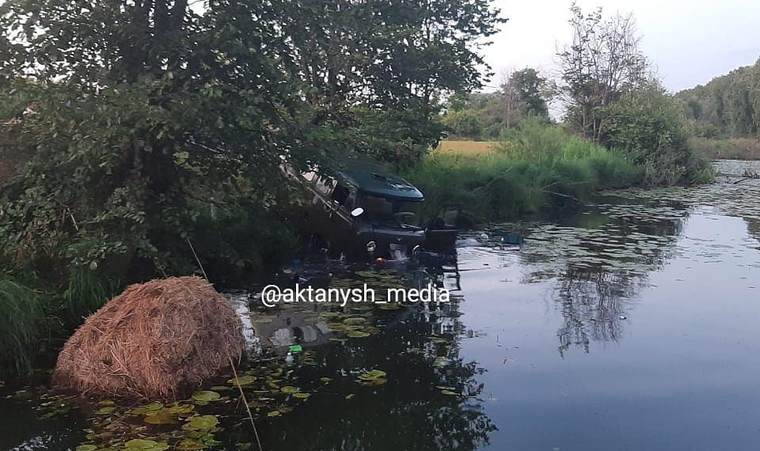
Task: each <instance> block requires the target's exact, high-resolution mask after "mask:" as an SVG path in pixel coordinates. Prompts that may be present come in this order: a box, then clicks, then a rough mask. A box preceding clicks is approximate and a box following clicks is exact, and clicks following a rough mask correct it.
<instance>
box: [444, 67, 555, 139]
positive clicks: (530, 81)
mask: <svg viewBox="0 0 760 451" xmlns="http://www.w3.org/2000/svg"><path fill="white" fill-rule="evenodd" d="M549 85H550V84H549V82H548V81H547V80H546V79H545V78H544V77H542V76H541V75H540V74H539V73H538V71H536V70H535V69H532V68H525V69H522V70H519V71H516V72H513V73H512V74H511V75H510V76H509V77H508V78H507V79H506V80H505V82H504V83H503V84H502V86H501V90H500V91H497V92H493V93H468V94H465V93H459V94H457V95H455V96H452V97H451V98H450V99H449V101H448V111H447V112H446V114H445V115H444V116H443V117H442V120H441V121H442V122H443V124H444V125H445V126H446V127H447V128H448V131H449V133H450V135H451V137H455V138H469V139H476V140H493V139H498V138H499V137H500V136H501V135H502V133H503V132H504V131H505V130H507V129H509V128H512V127H516V126H518V125H520V123H521V122H522V121H523V120H526V119H538V120H541V121H546V122H549V109H548V105H547V102H548V101H549V99H550V97H551V96H552V95H553V93H552V89H550V86H549Z"/></svg>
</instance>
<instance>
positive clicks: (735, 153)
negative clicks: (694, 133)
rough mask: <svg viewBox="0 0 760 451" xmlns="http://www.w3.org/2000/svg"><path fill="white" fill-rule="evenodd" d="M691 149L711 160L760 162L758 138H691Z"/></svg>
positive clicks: (759, 142) (759, 140) (759, 141)
mask: <svg viewBox="0 0 760 451" xmlns="http://www.w3.org/2000/svg"><path fill="white" fill-rule="evenodd" d="M689 147H690V148H691V149H692V150H693V151H694V152H697V153H699V154H701V155H703V156H705V157H706V158H709V159H711V160H760V139H757V138H701V137H691V138H689Z"/></svg>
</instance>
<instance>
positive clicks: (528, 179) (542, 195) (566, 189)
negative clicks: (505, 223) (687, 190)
mask: <svg viewBox="0 0 760 451" xmlns="http://www.w3.org/2000/svg"><path fill="white" fill-rule="evenodd" d="M479 144H480V143H479ZM489 148H490V149H492V150H490V151H483V150H482V149H483V146H479V149H480V150H477V151H473V150H472V149H471V148H469V147H461V146H460V148H459V150H456V147H454V148H451V147H450V148H449V149H448V150H447V151H436V152H433V153H432V154H431V155H429V156H428V157H427V158H426V159H425V160H424V161H422V162H421V163H420V164H419V165H418V166H417V167H415V168H413V169H411V170H409V171H408V172H407V173H406V174H405V175H406V177H407V178H408V179H410V180H411V181H412V182H413V183H415V184H417V185H418V186H419V187H420V188H421V189H422V190H423V192H424V193H425V195H426V199H427V200H426V209H427V211H426V213H427V214H428V215H435V214H437V213H438V212H439V211H440V210H441V209H442V208H444V207H446V206H448V205H458V206H462V207H463V209H464V211H463V213H464V214H465V218H466V221H467V222H470V223H478V222H484V221H494V220H505V219H510V218H515V217H518V216H521V215H525V214H532V213H538V212H541V211H543V210H549V209H550V210H557V209H561V208H565V207H569V206H573V205H577V204H578V203H579V202H582V201H585V200H588V198H589V197H590V196H591V194H592V193H594V192H595V191H597V190H600V189H608V188H617V187H624V186H630V185H632V184H635V183H636V182H637V181H638V180H639V176H640V171H639V170H638V169H637V168H636V167H635V166H634V165H633V164H632V163H630V162H629V161H628V160H626V159H625V158H624V157H623V156H621V155H620V154H617V153H614V152H611V151H609V150H607V149H605V148H604V147H602V146H599V145H597V144H594V143H591V142H589V141H587V140H584V139H582V138H578V137H575V136H572V135H570V134H568V133H567V132H565V131H563V130H562V129H560V128H558V127H549V126H543V125H538V124H529V125H527V126H525V127H522V128H521V129H520V130H516V131H514V133H513V134H512V135H511V136H508V137H507V140H506V141H504V142H502V143H498V144H496V145H491V146H490V147H489Z"/></svg>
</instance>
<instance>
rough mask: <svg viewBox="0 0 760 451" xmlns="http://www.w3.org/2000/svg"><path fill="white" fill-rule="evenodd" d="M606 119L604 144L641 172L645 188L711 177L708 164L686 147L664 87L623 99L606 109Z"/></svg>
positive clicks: (680, 120) (679, 121) (677, 115)
mask: <svg viewBox="0 0 760 451" xmlns="http://www.w3.org/2000/svg"><path fill="white" fill-rule="evenodd" d="M604 117H605V123H606V127H605V132H604V133H603V134H602V136H601V142H602V143H603V144H605V145H606V146H607V147H609V148H612V149H615V150H616V151H619V152H622V153H624V154H625V156H626V157H627V158H629V159H630V160H631V161H633V162H634V163H635V164H636V165H637V166H639V167H640V168H642V170H643V179H642V182H643V183H644V184H645V185H649V186H653V185H674V184H691V183H695V182H698V181H703V180H704V179H705V174H709V171H710V170H709V162H708V161H707V160H706V159H704V158H702V157H701V156H700V155H698V154H696V153H695V152H693V151H692V150H691V149H690V148H689V146H688V144H687V137H688V134H687V131H686V127H685V122H684V120H683V115H682V112H681V110H680V109H679V107H678V105H677V104H676V102H675V101H674V100H673V99H672V98H671V97H670V96H668V95H666V94H665V92H664V91H663V89H662V88H661V87H659V86H657V85H652V86H649V87H646V88H642V89H638V90H635V91H632V92H630V93H627V94H625V95H623V97H622V98H621V99H619V100H618V101H616V102H614V103H613V104H612V105H610V106H609V107H607V108H606V110H605V112H604ZM708 178H709V176H708Z"/></svg>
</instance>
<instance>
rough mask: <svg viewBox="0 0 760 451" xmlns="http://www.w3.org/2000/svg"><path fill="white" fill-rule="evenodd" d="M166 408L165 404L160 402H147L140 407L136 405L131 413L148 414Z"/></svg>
mask: <svg viewBox="0 0 760 451" xmlns="http://www.w3.org/2000/svg"><path fill="white" fill-rule="evenodd" d="M163 408H164V405H163V404H161V403H160V402H152V403H150V404H145V405H143V406H140V407H135V408H134V409H132V410H130V411H129V413H130V414H132V415H147V414H149V413H151V412H157V411H159V410H161V409H163Z"/></svg>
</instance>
